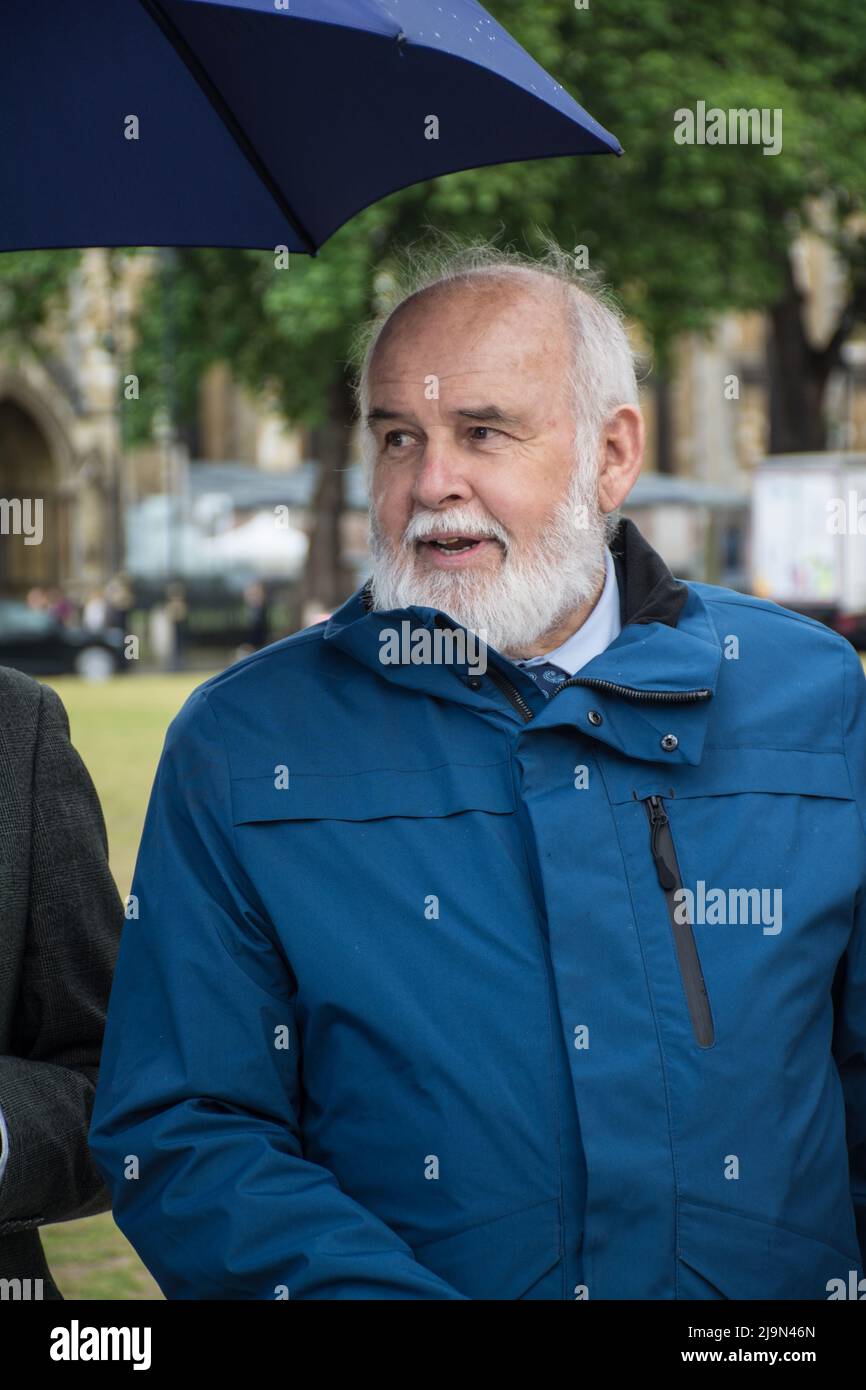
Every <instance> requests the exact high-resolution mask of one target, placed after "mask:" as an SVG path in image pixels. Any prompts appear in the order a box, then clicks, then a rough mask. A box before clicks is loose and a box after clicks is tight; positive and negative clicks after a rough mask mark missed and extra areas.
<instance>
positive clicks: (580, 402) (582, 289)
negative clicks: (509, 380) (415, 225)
mask: <svg viewBox="0 0 866 1390" xmlns="http://www.w3.org/2000/svg"><path fill="white" fill-rule="evenodd" d="M541 240H542V242H543V244H544V246H545V251H544V254H543V255H541V256H539V257H532V256H528V255H524V254H523V253H521V252H519V251H514V250H511V249H508V250H503V249H502V248H500V247H498V246H496V245H495V244H494V243H493V242H492V241H488V240H486V239H483V238H478V239H475V240H473V241H469V242H461V241H460V239H459V238H458V237H456V236H453V235H450V234H448V233H438V242H437V243H435V244H434V245H433V246H432V247H430V248H427V249H424V250H422V251H417V250H416V249H415V248H414V246H409V247H406V248H404V249H403V251H402V252H401V253H399V255H398V258H397V261H396V264H395V268H394V269H393V270H390V269H389V270H387V271H381V272H380V273H379V275H378V276H377V277H376V281H375V290H376V294H377V300H378V306H377V313H376V314H375V316H374V317H373V318H371V319H370V320H369V321H368V322H366V323H364V324H362V325H361V327H360V328H359V329H358V331H357V332H356V334H355V337H354V339H353V342H352V347H351V352H350V363H351V365H352V366H353V367H354V369H355V378H354V382H353V390H354V397H355V405H356V409H357V411H358V414H359V416H360V419H361V421H362V423H363V422H365V421H366V417H367V412H368V411H369V408H370V396H369V375H370V365H371V362H372V359H373V354H374V353H375V351H376V347H377V345H378V343H379V340H380V338H381V336H382V333H383V331H384V329H385V327H386V325H387V324H388V323H389V321H390V320H391V318H392V317H393V315H394V314H396V312H397V310H398V309H400V308H401V307H402V306H403V305H404V304H406V303H407V301H408V300H410V299H412V298H413V297H414V296H415V295H419V294H422V293H424V291H425V290H430V289H433V288H435V287H438V286H448V285H455V284H459V285H461V287H465V288H466V289H467V290H471V289H472V288H473V287H474V286H483V285H484V284H486V283H489V282H490V280H504V279H514V280H520V281H522V282H523V283H524V284H526V286H527V287H528V288H535V287H538V286H539V285H540V284H541V285H550V286H559V288H560V290H561V292H562V293H563V294H564V295H565V296H566V312H567V318H568V327H569V332H570V336H571V341H572V344H573V349H574V350H573V352H572V354H571V356H570V358H569V359H568V361H567V363H566V364H565V371H566V373H567V378H568V385H569V391H570V394H571V399H572V401H573V407H574V420H575V436H574V450H575V461H576V466H577V469H578V473H579V476H580V478H581V481H582V482H583V483H584V485H586V484H587V483H589V482H590V481H591V480H593V479H594V470H595V469H596V468H597V466H598V440H599V435H600V433H601V430H602V427H603V425H604V423H605V421H606V420H607V419H608V418H609V417H610V415H611V414H612V413H613V412H614V411H615V410H616V409H617V407H618V406H620V405H637V403H638V386H637V377H636V372H635V357H634V354H633V352H632V349H631V345H630V343H629V340H628V334H627V332H626V328H625V322H624V318H623V314H622V312H621V310H620V308H619V306H618V305H617V303H616V301H615V299H614V297H613V295H612V294H611V292H610V290H609V289H608V288H607V287H605V286H603V285H602V284H601V282H600V280H599V278H598V276H597V275H595V274H592V273H588V272H585V271H579V270H577V269H576V268H575V264H574V258H573V257H572V256H571V255H570V254H569V253H568V252H567V251H565V250H564V249H563V248H562V247H561V246H559V245H558V243H557V242H556V241H555V240H554V239H553V237H551V236H549V235H545V234H541ZM373 447H374V441H373V440H372V439H371V438H370V437H368V433H367V431H364V433H363V435H362V445H361V448H362V455H363V458H364V462H365V466H366V468H367V472H368V475H369V471H370V465H371V462H372V448H373ZM607 521H608V523H609V524H608V527H607V533H608V537H610V535H611V534H612V533H613V531H614V530H615V529H616V526H617V523H618V521H619V515H618V510H617V512H615V513H611V514H609V516H608V518H607Z"/></svg>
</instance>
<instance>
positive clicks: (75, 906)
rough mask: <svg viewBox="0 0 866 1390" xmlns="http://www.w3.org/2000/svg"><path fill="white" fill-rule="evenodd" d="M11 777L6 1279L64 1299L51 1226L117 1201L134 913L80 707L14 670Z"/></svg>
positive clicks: (2, 811)
mask: <svg viewBox="0 0 866 1390" xmlns="http://www.w3.org/2000/svg"><path fill="white" fill-rule="evenodd" d="M0 775H2V779H3V795H2V801H0V864H2V874H0V1279H2V1280H9V1281H26V1280H31V1281H34V1280H35V1281H37V1282H36V1283H31V1284H30V1285H29V1286H28V1285H26V1284H23V1283H17V1282H16V1283H13V1284H12V1287H13V1288H14V1289H15V1293H14V1294H13V1296H14V1297H29V1298H46V1299H59V1298H62V1294H61V1293H60V1291H59V1289H58V1288H57V1286H56V1284H55V1283H54V1280H53V1279H52V1277H51V1273H50V1271H49V1269H48V1266H47V1264H46V1262H45V1255H44V1253H43V1250H42V1243H41V1241H40V1239H39V1228H40V1227H41V1226H47V1225H50V1224H53V1223H55V1222H58V1221H72V1220H73V1219H74V1218H77V1217H82V1216H93V1215H94V1214H95V1213H96V1212H100V1211H107V1210H108V1209H109V1206H110V1204H111V1203H110V1197H109V1194H108V1190H107V1189H106V1187H105V1185H104V1183H103V1181H102V1177H101V1175H100V1173H99V1171H98V1169H97V1168H96V1167H95V1165H94V1163H93V1160H92V1158H91V1155H90V1152H89V1150H88V1145H87V1131H88V1126H89V1124H90V1117H91V1109H92V1106H93V1094H94V1089H95V1086H96V1077H97V1073H98V1069H99V1059H100V1051H101V1048H102V1032H103V1027H104V1023H105V1011H106V1007H107V1004H108V996H109V989H110V985H111V976H112V971H113V969H114V965H115V960H116V957H117V948H118V943H119V940H120V932H121V927H122V925H123V920H124V911H123V906H122V904H121V901H120V897H119V895H118V891H117V888H116V887H115V884H114V880H113V878H112V876H111V872H110V870H109V867H108V844H107V840H106V834H105V823H104V821H103V817H102V811H101V810H100V806H99V802H98V800H97V796H96V792H95V790H94V787H93V783H92V781H91V779H90V776H89V774H88V772H87V770H86V768H85V767H84V764H83V763H82V761H81V759H80V757H79V756H78V754H77V752H76V751H75V749H74V748H73V747H72V744H71V743H70V741H69V721H68V719H67V717H66V711H65V710H64V708H63V705H62V704H61V702H60V699H59V697H58V696H57V695H56V694H55V692H54V691H53V690H51V689H50V688H49V687H47V686H43V685H39V684H38V683H37V682H36V681H35V680H31V678H30V677H29V676H24V675H22V674H20V672H18V671H11V670H8V669H7V668H5V667H0ZM38 1281H42V1282H41V1285H40V1284H39V1282H38ZM2 1316H3V1317H4V1318H6V1319H8V1318H9V1316H10V1314H9V1313H8V1312H6V1313H4V1314H3V1315H2Z"/></svg>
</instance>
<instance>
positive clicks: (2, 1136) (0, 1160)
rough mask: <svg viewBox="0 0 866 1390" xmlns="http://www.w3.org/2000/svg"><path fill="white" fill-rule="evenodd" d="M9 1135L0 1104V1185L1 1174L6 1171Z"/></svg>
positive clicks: (0, 1181) (1, 1180)
mask: <svg viewBox="0 0 866 1390" xmlns="http://www.w3.org/2000/svg"><path fill="white" fill-rule="evenodd" d="M8 1149H9V1136H8V1134H7V1132H6V1120H5V1117H4V1115H3V1107H2V1106H0V1187H2V1186H3V1174H4V1173H5V1172H6V1160H7V1158H8V1156H9V1154H8Z"/></svg>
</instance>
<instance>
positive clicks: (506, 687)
mask: <svg viewBox="0 0 866 1390" xmlns="http://www.w3.org/2000/svg"><path fill="white" fill-rule="evenodd" d="M487 674H488V676H489V677H490V679H491V680H492V681H493V684H494V685H496V686H498V687H499V689H500V690H501V691H502V693H503V695H504V696H505V698H506V699H507V700H508V702H509V704H510V705H512V706H513V708H514V709H516V710H517V712H518V714H519V715H520V716H521V718H522V719H523V722H524V724H528V723H529V721H530V719H534V718H535V714H534V712H533V710H532V709H531V708H530V706H529V705H528V704H527V703H526V701H525V700H524V698H523V696H522V695H521V693H520V691H519V690H518V689H517V688H516V687H515V686H513V685H512V684H511V681H510V680H509V679H508V677H507V676H506V675H505V674H504V673H503V672H502V671H500V670H499V668H498V667H497V666H494V665H493V664H492V663H491V664H490V665H489V666H488V668H487ZM568 685H586V686H590V687H592V689H594V690H606V691H613V693H614V694H616V695H623V696H625V698H626V699H628V700H637V701H641V700H643V701H645V702H646V701H648V702H651V703H655V702H656V701H658V702H659V703H660V704H668V705H688V704H692V703H694V701H695V700H708V699H709V698H710V695H711V694H712V691H710V690H706V689H700V690H636V689H635V687H634V686H631V685H617V684H616V683H615V682H614V681H605V680H601V679H600V678H598V677H595V678H594V677H592V676H572V677H571V679H570V680H567V681H563V682H562V684H561V685H558V686H557V687H556V689H555V690H554V691H552V692H551V694H550V695H549V696H548V699H549V700H555V699H556V696H557V695H558V694H559V692H560V690H564V689H565V688H566V686H568Z"/></svg>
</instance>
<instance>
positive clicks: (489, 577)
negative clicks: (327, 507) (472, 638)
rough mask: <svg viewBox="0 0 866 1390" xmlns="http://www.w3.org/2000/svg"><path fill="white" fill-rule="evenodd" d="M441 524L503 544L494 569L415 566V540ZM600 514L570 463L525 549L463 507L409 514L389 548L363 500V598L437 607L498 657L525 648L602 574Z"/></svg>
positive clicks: (388, 605)
mask: <svg viewBox="0 0 866 1390" xmlns="http://www.w3.org/2000/svg"><path fill="white" fill-rule="evenodd" d="M445 527H447V528H448V530H449V531H451V532H452V533H459V534H460V535H493V536H495V537H496V538H497V539H498V540H500V541H501V542H503V544H504V545H505V547H506V549H505V552H504V555H503V558H502V560H501V565H500V569H499V571H498V572H490V571H487V570H481V569H466V570H421V569H420V568H419V567H418V565H417V553H416V549H415V541H416V540H417V539H418V538H419V537H422V536H425V535H429V534H430V533H431V532H434V531H437V530H438V531H442V530H444V528H445ZM607 539H608V531H607V527H606V518H605V515H604V513H603V512H602V511H601V509H600V508H599V506H598V502H597V500H596V498H595V496H594V495H590V494H589V493H588V492H586V491H585V490H584V488H583V486H582V483H581V479H580V474H579V470H578V469H577V468H575V470H574V474H573V476H572V481H571V485H570V488H569V492H568V495H567V497H566V498H565V499H564V500H563V501H562V502H560V503H559V504H558V505H557V507H556V508H555V509H554V512H553V515H552V517H551V520H550V522H549V523H548V524H547V525H546V526H544V527H542V528H541V531H540V534H539V537H538V541H537V543H536V544H535V546H534V547H533V548H532V549H531V550H529V549H525V550H524V549H522V548H519V547H517V546H516V545H512V544H510V542H509V536H508V532H507V531H506V530H505V528H504V527H503V526H501V525H500V524H499V522H497V521H495V520H494V519H493V518H492V517H485V516H479V515H478V513H477V512H476V511H475V510H474V509H473V508H470V507H464V506H457V507H451V508H449V509H448V511H447V512H438V511H436V512H434V511H428V510H423V511H420V512H416V513H414V515H413V516H412V518H411V519H410V521H409V525H408V526H407V527H406V530H405V531H404V533H403V538H402V541H401V542H400V543H399V544H398V546H397V547H396V548H395V547H393V546H391V545H390V544H389V543H388V542H387V541H386V540H385V539H384V537H382V535H381V533H380V532H379V528H378V524H377V520H376V514H375V510H374V508H373V506H372V505H371V507H370V551H371V558H372V575H371V597H372V600H373V607H374V609H377V610H380V611H388V610H390V609H394V608H409V607H411V606H412V605H413V604H414V605H417V606H420V607H424V608H438V609H441V611H442V612H444V613H446V614H447V615H448V617H449V618H451V619H452V620H453V621H454V622H456V623H459V624H460V626H461V627H465V628H467V629H468V630H469V631H470V632H474V633H476V634H477V636H478V637H479V638H480V639H481V641H482V642H484V643H486V645H487V646H490V647H493V648H494V649H495V650H496V651H499V652H501V653H502V654H503V655H504V656H509V655H511V656H516V657H521V656H524V655H526V654H527V652H528V649H529V648H530V647H532V646H533V645H534V644H535V643H536V642H537V641H538V639H539V638H540V637H542V636H544V634H545V633H548V632H551V631H552V630H554V629H555V628H556V627H558V626H559V625H560V624H561V623H562V621H563V620H564V619H565V618H566V617H567V616H568V614H569V613H571V612H573V611H574V610H575V609H577V608H580V607H581V605H582V604H585V603H586V602H587V601H588V600H590V599H591V598H592V597H593V596H594V595H595V594H596V592H597V590H598V588H599V585H600V584H601V582H602V579H603V576H604V567H605V559H604V551H605V546H606V544H607Z"/></svg>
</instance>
